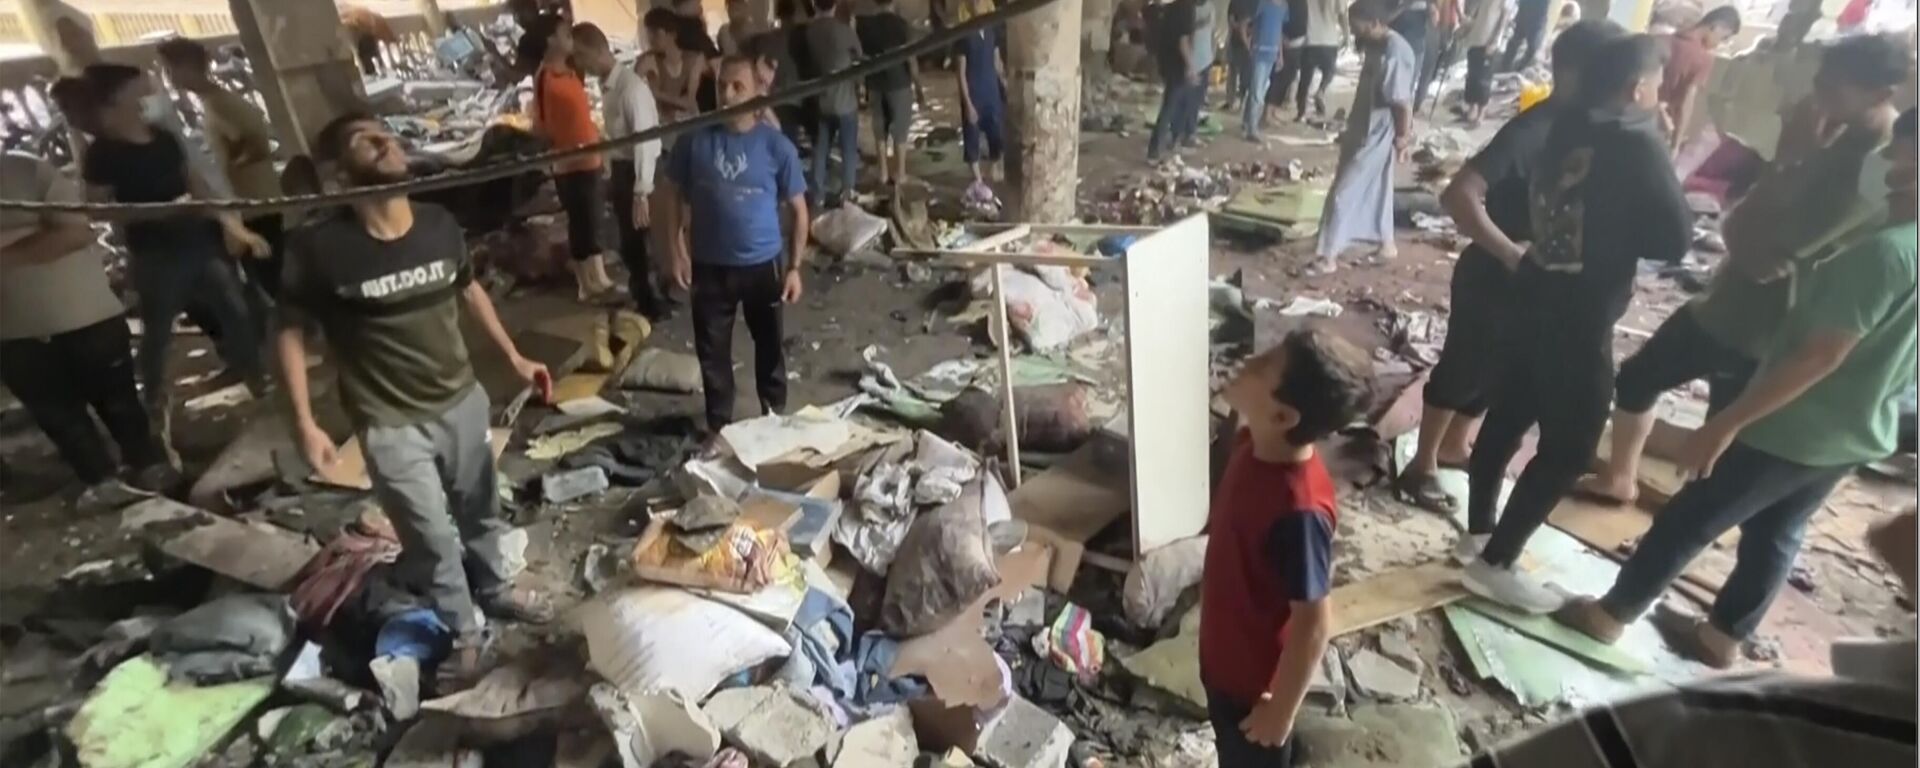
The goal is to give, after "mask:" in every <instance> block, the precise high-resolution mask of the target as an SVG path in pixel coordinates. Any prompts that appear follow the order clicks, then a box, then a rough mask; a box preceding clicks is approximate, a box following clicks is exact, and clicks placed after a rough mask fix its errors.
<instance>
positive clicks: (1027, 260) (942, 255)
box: [893, 248, 1124, 268]
mask: <svg viewBox="0 0 1920 768" xmlns="http://www.w3.org/2000/svg"><path fill="white" fill-rule="evenodd" d="M893 253H894V255H896V256H931V257H934V258H938V259H942V260H945V261H954V262H959V263H963V264H1011V265H1014V266H1020V267H1039V266H1057V267H1089V268H1091V267H1111V266H1114V261H1115V260H1114V259H1106V258H1101V257H1098V256H1083V255H1080V254H1077V253H1072V252H1061V253H1038V252H1020V253H976V252H974V251H953V250H941V249H933V250H921V249H912V248H903V249H899V250H896V251H894V252H893ZM1122 261H1124V260H1122Z"/></svg>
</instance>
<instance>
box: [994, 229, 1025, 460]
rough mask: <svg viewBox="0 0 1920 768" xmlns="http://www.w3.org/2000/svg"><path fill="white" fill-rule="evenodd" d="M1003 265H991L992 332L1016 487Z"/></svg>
mask: <svg viewBox="0 0 1920 768" xmlns="http://www.w3.org/2000/svg"><path fill="white" fill-rule="evenodd" d="M1006 278H1007V265H1005V264H995V265H993V328H994V331H995V338H996V339H997V340H998V341H999V347H1000V431H1001V434H1002V435H1005V436H1006V444H1007V479H1008V481H1009V487H1011V488H1019V487H1020V419H1019V418H1018V417H1017V416H1016V415H1015V413H1014V411H1015V409H1014V407H1013V358H1012V355H1013V324H1012V323H1011V322H1010V321H1009V320H1008V319H1007V279H1006Z"/></svg>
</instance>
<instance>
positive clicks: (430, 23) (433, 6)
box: [413, 0, 447, 40]
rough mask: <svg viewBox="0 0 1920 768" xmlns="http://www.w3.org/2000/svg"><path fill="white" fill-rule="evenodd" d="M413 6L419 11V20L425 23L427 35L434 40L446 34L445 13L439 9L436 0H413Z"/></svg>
mask: <svg viewBox="0 0 1920 768" xmlns="http://www.w3.org/2000/svg"><path fill="white" fill-rule="evenodd" d="M413 7H414V8H415V9H417V10H418V11H419V12H420V20H421V21H424V22H426V23H427V36H428V37H431V38H433V39H435V40H438V39H440V38H441V37H443V36H445V35H446V34H447V15H446V14H445V13H442V12H441V11H440V3H439V2H438V1H437V0H413Z"/></svg>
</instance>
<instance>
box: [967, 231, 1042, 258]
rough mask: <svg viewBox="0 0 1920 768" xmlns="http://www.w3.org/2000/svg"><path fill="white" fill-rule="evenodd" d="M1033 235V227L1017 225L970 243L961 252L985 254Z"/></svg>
mask: <svg viewBox="0 0 1920 768" xmlns="http://www.w3.org/2000/svg"><path fill="white" fill-rule="evenodd" d="M1031 234H1033V227H1029V226H1027V225H1025V224H1016V225H1014V226H1011V227H1007V228H1006V229H1003V230H1001V231H999V232H995V233H993V234H991V235H987V236H986V237H983V238H980V239H979V240H975V241H973V242H971V243H968V244H966V246H965V247H963V248H961V250H963V251H967V252H970V253H983V252H986V251H991V250H994V249H996V248H999V247H1001V246H1003V245H1011V244H1013V243H1015V242H1018V241H1020V240H1024V239H1026V237H1027V236H1028V235H1031Z"/></svg>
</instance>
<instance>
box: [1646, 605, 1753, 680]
mask: <svg viewBox="0 0 1920 768" xmlns="http://www.w3.org/2000/svg"><path fill="white" fill-rule="evenodd" d="M1653 627H1654V629H1658V630H1660V636H1661V637H1662V638H1664V639H1665V640H1666V641H1667V645H1669V646H1671V647H1672V648H1673V651H1674V653H1678V654H1680V655H1681V656H1684V657H1686V658H1689V659H1693V660H1694V661H1698V662H1700V663H1702V664H1705V665H1707V666H1709V667H1713V668H1714V669H1728V668H1731V667H1732V666H1733V662H1734V659H1735V658H1736V657H1737V656H1739V655H1740V641H1739V640H1736V639H1734V638H1732V637H1729V636H1728V635H1727V634H1726V633H1725V632H1721V631H1720V630H1719V629H1717V628H1715V627H1714V626H1713V624H1712V623H1711V622H1709V621H1707V620H1706V619H1703V618H1700V617H1699V616H1695V615H1693V614H1691V613H1687V612H1686V611H1683V610H1681V609H1679V608H1676V607H1674V606H1672V605H1671V604H1669V603H1664V602H1663V603H1661V604H1659V605H1656V606H1654V608H1653Z"/></svg>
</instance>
